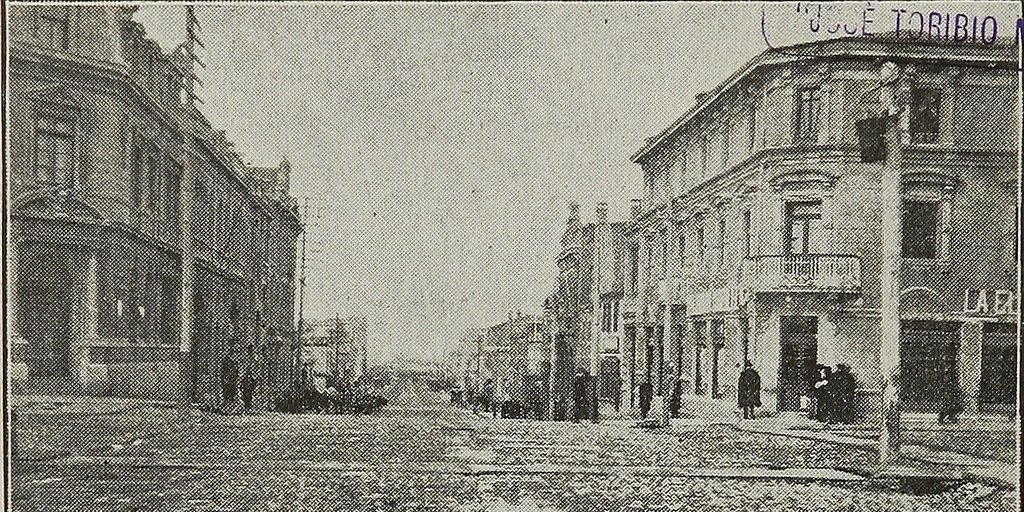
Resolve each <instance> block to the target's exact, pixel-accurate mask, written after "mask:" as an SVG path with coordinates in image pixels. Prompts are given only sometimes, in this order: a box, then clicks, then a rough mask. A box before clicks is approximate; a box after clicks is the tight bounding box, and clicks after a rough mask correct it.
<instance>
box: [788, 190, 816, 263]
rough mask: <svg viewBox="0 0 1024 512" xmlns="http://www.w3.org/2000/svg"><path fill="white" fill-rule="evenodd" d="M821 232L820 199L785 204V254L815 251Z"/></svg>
mask: <svg viewBox="0 0 1024 512" xmlns="http://www.w3.org/2000/svg"><path fill="white" fill-rule="evenodd" d="M820 234H821V201H798V202H792V203H787V204H786V239H787V240H786V254H787V255H796V254H811V253H814V252H816V249H817V243H818V238H819V237H820Z"/></svg>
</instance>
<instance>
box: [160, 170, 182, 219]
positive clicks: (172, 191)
mask: <svg viewBox="0 0 1024 512" xmlns="http://www.w3.org/2000/svg"><path fill="white" fill-rule="evenodd" d="M166 171H167V180H166V181H165V182H164V186H165V192H164V196H165V197H166V201H165V202H164V218H165V219H166V220H167V223H168V225H169V227H170V228H171V231H172V232H174V233H177V229H178V223H179V221H180V215H181V199H180V198H181V172H182V170H181V166H180V165H178V164H176V163H171V164H170V165H168V166H167V167H166Z"/></svg>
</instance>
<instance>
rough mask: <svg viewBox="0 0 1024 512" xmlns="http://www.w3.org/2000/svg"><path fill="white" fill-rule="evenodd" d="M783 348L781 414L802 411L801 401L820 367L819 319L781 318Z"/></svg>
mask: <svg viewBox="0 0 1024 512" xmlns="http://www.w3.org/2000/svg"><path fill="white" fill-rule="evenodd" d="M779 344H780V346H781V353H780V356H779V396H778V410H779V411H780V412H783V411H799V410H800V397H802V396H804V394H805V393H806V392H807V386H808V384H809V382H810V380H811V376H812V375H814V367H815V365H817V363H818V318H817V317H813V316H783V317H780V318H779Z"/></svg>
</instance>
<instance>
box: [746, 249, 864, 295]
mask: <svg viewBox="0 0 1024 512" xmlns="http://www.w3.org/2000/svg"><path fill="white" fill-rule="evenodd" d="M743 287H744V288H745V289H746V290H747V291H748V292H750V293H800V292H804V293H853V294H856V293H860V287H861V283H860V258H859V257H857V256H850V255H839V254H789V255H785V256H755V257H753V258H747V259H746V260H744V262H743Z"/></svg>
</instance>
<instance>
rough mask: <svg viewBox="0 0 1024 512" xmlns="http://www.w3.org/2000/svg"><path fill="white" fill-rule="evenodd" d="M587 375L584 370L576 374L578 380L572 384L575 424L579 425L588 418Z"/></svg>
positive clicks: (573, 418) (574, 380)
mask: <svg viewBox="0 0 1024 512" xmlns="http://www.w3.org/2000/svg"><path fill="white" fill-rule="evenodd" d="M588 384H589V383H588V382H587V375H586V373H584V372H583V371H582V370H581V371H578V372H576V378H575V379H573V383H572V396H573V406H574V407H573V416H572V421H573V423H579V422H580V420H582V419H583V418H586V417H587V385H588Z"/></svg>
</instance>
